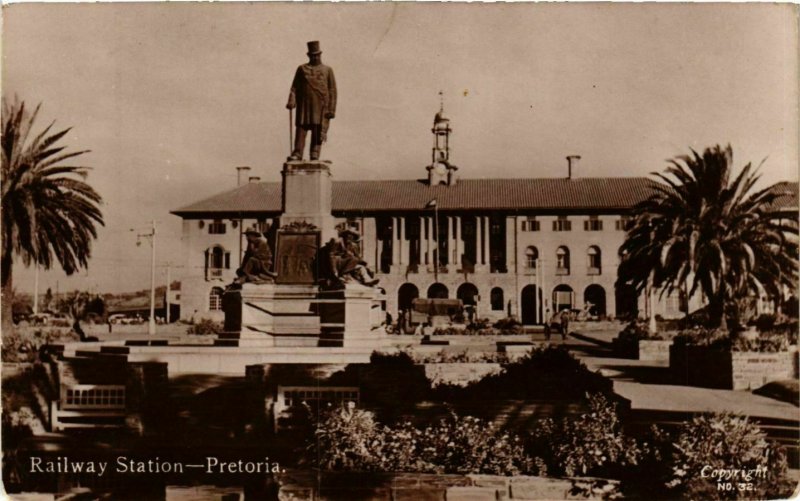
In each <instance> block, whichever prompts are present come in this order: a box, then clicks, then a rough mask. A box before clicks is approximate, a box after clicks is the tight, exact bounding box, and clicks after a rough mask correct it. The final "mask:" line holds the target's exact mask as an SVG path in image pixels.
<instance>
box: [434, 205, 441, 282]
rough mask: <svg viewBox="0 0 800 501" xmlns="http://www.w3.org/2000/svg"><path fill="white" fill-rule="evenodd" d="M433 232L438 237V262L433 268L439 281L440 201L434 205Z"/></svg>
mask: <svg viewBox="0 0 800 501" xmlns="http://www.w3.org/2000/svg"><path fill="white" fill-rule="evenodd" d="M433 234H434V236H435V238H436V263H435V264H434V266H435V268H434V269H433V278H434V280H436V281H437V282H438V281H439V263H440V262H441V259H440V257H439V254H440V253H441V250H440V249H439V202H438V200H437V201H436V204H435V205H434V206H433Z"/></svg>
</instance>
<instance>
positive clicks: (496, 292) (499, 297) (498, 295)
mask: <svg viewBox="0 0 800 501" xmlns="http://www.w3.org/2000/svg"><path fill="white" fill-rule="evenodd" d="M489 298H490V301H491V303H492V310H493V311H501V310H502V309H503V307H504V306H505V305H504V301H503V289H501V288H500V287H495V288H494V289H492V291H491V292H490V293H489Z"/></svg>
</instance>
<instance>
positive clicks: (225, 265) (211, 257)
mask: <svg viewBox="0 0 800 501" xmlns="http://www.w3.org/2000/svg"><path fill="white" fill-rule="evenodd" d="M230 267H231V253H230V252H227V251H226V250H225V249H224V248H223V247H222V246H220V245H215V246H214V247H211V248H210V249H208V250H207V251H206V268H209V269H215V270H221V269H226V270H227V269H229V268H230Z"/></svg>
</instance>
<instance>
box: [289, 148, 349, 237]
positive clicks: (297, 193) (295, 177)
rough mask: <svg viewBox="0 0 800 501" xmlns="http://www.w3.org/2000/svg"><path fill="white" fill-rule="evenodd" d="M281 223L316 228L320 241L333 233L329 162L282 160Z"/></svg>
mask: <svg viewBox="0 0 800 501" xmlns="http://www.w3.org/2000/svg"><path fill="white" fill-rule="evenodd" d="M281 174H282V176H283V214H282V215H281V218H280V224H281V226H286V225H290V224H292V223H309V224H313V225H314V226H316V227H317V228H319V229H320V232H321V234H322V243H323V244H324V243H325V242H327V241H328V240H330V239H331V238H335V237H336V230H335V222H334V218H333V216H332V215H331V186H332V184H331V169H330V162H328V161H320V160H310V161H289V162H286V163H285V164H283V171H282V172H281Z"/></svg>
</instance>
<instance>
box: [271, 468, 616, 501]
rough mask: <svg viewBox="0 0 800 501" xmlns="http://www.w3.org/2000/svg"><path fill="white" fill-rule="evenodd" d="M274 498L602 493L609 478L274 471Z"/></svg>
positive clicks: (432, 500)
mask: <svg viewBox="0 0 800 501" xmlns="http://www.w3.org/2000/svg"><path fill="white" fill-rule="evenodd" d="M277 480H278V484H279V485H280V487H279V491H278V499H279V500H280V501H312V500H316V499H370V500H373V501H401V500H402V501H406V500H407V501H412V500H413V501H416V500H425V501H445V500H446V501H495V500H497V499H525V500H532V499H548V500H556V499H607V498H609V497H610V496H613V495H614V494H615V493H618V491H619V483H618V482H617V481H614V480H606V479H597V478H548V477H531V476H515V477H501V476H498V475H434V474H425V473H374V472H370V473H367V472H352V473H351V472H346V473H345V472H342V473H321V474H319V476H318V474H317V472H313V471H290V472H287V473H285V474H282V475H280V476H279V478H278V479H277Z"/></svg>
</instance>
